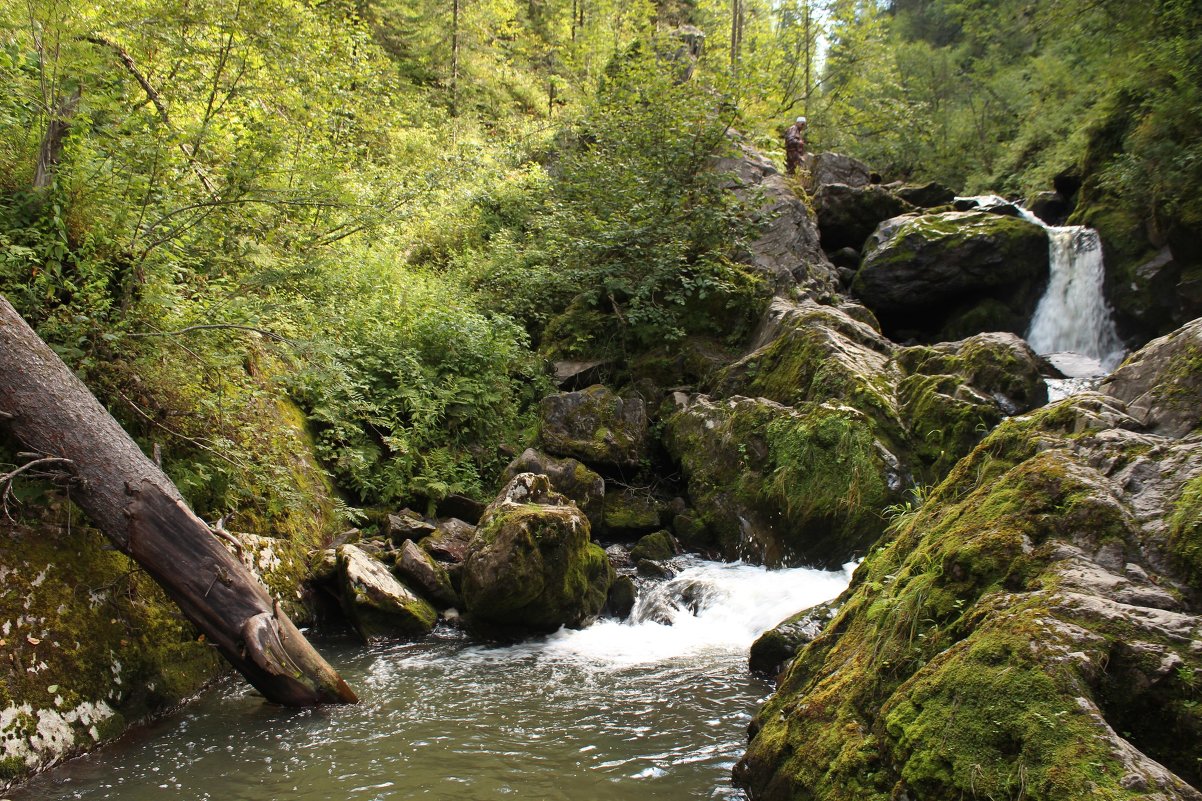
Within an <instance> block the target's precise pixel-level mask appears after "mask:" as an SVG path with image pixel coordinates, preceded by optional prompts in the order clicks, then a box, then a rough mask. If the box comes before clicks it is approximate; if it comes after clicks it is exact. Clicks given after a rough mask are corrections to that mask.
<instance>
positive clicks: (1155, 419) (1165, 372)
mask: <svg viewBox="0 0 1202 801" xmlns="http://www.w3.org/2000/svg"><path fill="white" fill-rule="evenodd" d="M1102 390H1103V391H1104V392H1106V393H1107V394H1108V395H1111V396H1113V397H1116V398H1119V399H1121V400H1123V401H1125V402H1126V403H1127V404H1128V407H1129V409H1130V411H1131V412H1132V414H1134V415H1135V416H1136V417H1138V418H1140V420H1141V421H1143V422H1144V423H1145V424H1146V425H1148V426H1149V427H1150V428H1151V429H1152V430H1154V431H1155V432H1157V433H1159V434H1166V435H1168V436H1174V437H1180V436H1184V435H1186V434H1188V433H1189V432H1191V431H1194V430H1197V429H1198V428H1199V427H1202V318H1199V319H1197V320H1194V321H1193V322H1190V323H1188V324H1186V325H1184V326H1182V327H1181V328H1179V329H1178V330H1176V331H1174V332H1172V333H1171V334H1168V335H1166V336H1164V337H1161V338H1159V339H1156V340H1153V341H1152V342H1149V343H1148V344H1147V345H1146V346H1145V347H1144V348H1143V349H1141V350H1140V351H1139V352H1138V353H1135V354H1132V355H1131V356H1130V357H1129V358H1128V359H1127V360H1126V361H1125V362H1123V364H1122V365H1121V366H1120V367H1119V369H1118V370H1116V371H1115V372H1114V373H1113V374H1112V375H1110V376H1109V377H1108V378H1107V379H1106V381H1105V382H1104V383H1103V386H1102Z"/></svg>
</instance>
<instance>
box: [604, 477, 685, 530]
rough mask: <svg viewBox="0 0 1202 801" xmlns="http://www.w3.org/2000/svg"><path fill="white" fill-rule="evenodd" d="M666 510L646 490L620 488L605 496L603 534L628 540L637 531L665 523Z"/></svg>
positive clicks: (660, 501) (652, 528)
mask: <svg viewBox="0 0 1202 801" xmlns="http://www.w3.org/2000/svg"><path fill="white" fill-rule="evenodd" d="M669 514H670V512H669V510H668V509H667V505H666V504H665V503H664V501H662V500H660V499H659V498H657V497H656V496H655V495H654V494H652V493H651V492H650V491H649V490H646V489H639V488H632V487H622V488H620V489H618V490H617V491H616V492H615V491H610V492H609V493H608V494H606V496H605V514H604V524H603V527H602V529H601V530H602V531H603V532H604V536H605V537H608V538H611V539H616V540H623V541H626V542H629V541H630V540H632V539H633V538H635V537H637V536H639V535H640V534H646V533H647V532H649V531H654V530H655V529H657V528H659V527H660V526H662V525H664V523H666V522H667V518H668V517H669Z"/></svg>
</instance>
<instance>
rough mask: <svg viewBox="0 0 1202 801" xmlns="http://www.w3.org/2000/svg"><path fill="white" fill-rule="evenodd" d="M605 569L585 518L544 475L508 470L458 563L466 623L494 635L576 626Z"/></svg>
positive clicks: (604, 585)
mask: <svg viewBox="0 0 1202 801" xmlns="http://www.w3.org/2000/svg"><path fill="white" fill-rule="evenodd" d="M612 582H613V568H612V567H610V564H609V559H608V558H607V557H606V555H605V551H603V550H601V548H600V546H598V545H596V544H594V543H593V542H591V540H590V529H589V523H588V518H587V517H585V516H584V514H583V513H582V512H581V511H580V510H579V509H578V508H577V507H576V505H575V504H574V503H572V502H571V501H570V500H568V499H567V498H566V497H565V496H563V495H560V494H559V493H556V492H554V491H552V490H551V487H550V482H549V481H548V480H547V477H546V476H540V475H535V474H532V473H523V474H521V475H518V476H516V477H515V478H514V479H513V480H512V481H511V482H510V483H509V485H508V486H507V487H506V489H505V491H504V492H503V493H502V494H501V496H500V497H499V498H498V499H497V500H496V501H494V502H493V503H492V504H490V505H489V507H488V510H487V511H485V513H484V517H483V518H481V520H480V527H479V528H478V530H477V532H476V537H475V538H474V539H473V540H472V543H471V547H470V549H469V551H468V555H467V560H466V562H465V563H464V573H463V586H462V596H463V603H464V608H465V611H466V614H467V622H468V624H469V625H470V626H471V627H472V628H473V629H474V630H476V631H477V632H479V633H481V634H483V635H485V636H490V637H495V638H498V639H513V638H516V637H521V636H525V635H528V634H532V633H547V632H552V631H555V630H556V629H558V628H560V627H561V626H580V625H583V624H584V623H586V622H587V621H589V620H590V619H592V618H594V617H596V616H597V614H599V613H600V611H601V609H602V608H603V607H604V605H605V599H606V595H607V593H608V592H609V586H610V584H611V583H612Z"/></svg>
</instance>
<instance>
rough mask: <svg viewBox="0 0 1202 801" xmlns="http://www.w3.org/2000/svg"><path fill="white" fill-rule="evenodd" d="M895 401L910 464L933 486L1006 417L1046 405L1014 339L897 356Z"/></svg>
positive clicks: (979, 338)
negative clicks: (903, 424) (898, 374)
mask: <svg viewBox="0 0 1202 801" xmlns="http://www.w3.org/2000/svg"><path fill="white" fill-rule="evenodd" d="M894 361H895V363H896V365H897V366H898V368H899V369H900V370H901V371H902V372H903V373H904V377H903V378H902V379H901V380H900V381H899V383H898V385H897V399H898V405H899V408H900V413H901V417H902V419H903V420H904V421H905V427H906V432H907V434H908V437H907V443H908V448H907V454H908V457H909V458H908V464H909V465H910V466H911V469H912V470H913V471H914V473H915V477H916V482H917V483H919V484H926V483H931V482H934V481H938V480H940V479H942V478H943V476H945V475H947V472H948V471H949V470H950V469H951V467H952V466H953V465H954V464H955V463H956V462H957V461H959V460H960V458H961V457H963V456H964V455H966V454H967V453H968V452H969V451H971V450H972V449H973V447H975V446H976V444H977V443H978V442H980V441H981V440H982V439H984V437H985V435H986V434H988V433H989V432H990V431H991V430H992V429H993V427H994V426H995V425H997V424H998V423H999V422H1001V420H1002V419H1003V418H1004V417H1006V416H1007V415H1012V414H1019V413H1022V412H1026V411H1030V410H1031V409H1034V408H1036V407H1039V406H1042V405H1043V404H1044V403H1046V402H1047V398H1048V393H1047V384H1046V383H1045V382H1044V380H1043V377H1042V376H1041V374H1040V362H1039V358H1038V356H1036V355H1035V353H1034V352H1033V351H1032V350H1031V348H1030V346H1028V345H1027V343H1026V342H1025V341H1023V340H1022V339H1021V338H1019V337H1017V336H1015V335H1014V334H1002V333H991V334H978V335H976V336H974V337H970V338H968V339H965V340H961V341H959V342H942V343H939V344H937V345H931V346H927V345H919V346H915V347H910V348H902V349H900V350H898V351H897V353H896V355H895V358H894Z"/></svg>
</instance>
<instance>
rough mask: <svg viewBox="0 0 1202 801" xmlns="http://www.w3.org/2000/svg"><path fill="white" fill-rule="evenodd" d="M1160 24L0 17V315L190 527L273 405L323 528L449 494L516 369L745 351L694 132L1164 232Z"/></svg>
mask: <svg viewBox="0 0 1202 801" xmlns="http://www.w3.org/2000/svg"><path fill="white" fill-rule="evenodd" d="M1198 12H1199V8H1198V5H1197V3H1196V2H1187V1H1186V0H1155V2H1152V3H1147V4H1130V3H1124V2H1118V0H1052V1H1051V2H1032V0H1001V2H989V3H986V2H973V1H971V0H935V1H934V2H912V1H911V0H895V2H892V3H883V2H870V1H868V0H791V2H785V3H777V2H768V1H767V0H731V1H730V2H727V1H726V0H723V1H722V2H718V1H717V0H662V1H661V2H650V0H647V1H646V2H643V1H637V0H636V2H618V1H617V0H528V2H521V3H519V2H512V1H511V0H470V2H469V0H358V2H351V0H330V1H329V2H304V1H303V0H208V1H207V2H203V3H179V2H168V1H167V0H132V1H130V2H120V3H117V2H93V3H68V2H65V1H64V0H24V1H23V2H16V0H3V2H0V79H2V80H3V82H4V84H5V86H6V87H7V91H6V92H5V93H4V94H3V96H0V292H3V293H4V294H5V295H6V296H7V297H8V298H9V299H10V300H11V301H12V302H13V303H14V305H15V306H16V307H17V309H18V310H19V311H20V312H21V313H22V314H23V315H24V316H25V317H26V318H27V319H28V320H30V322H31V323H32V324H33V325H35V326H36V328H37V330H38V332H39V333H40V334H41V336H42V337H43V338H45V339H46V340H47V341H48V342H49V343H50V344H51V345H52V346H53V347H54V348H55V349H56V351H57V352H58V353H59V354H60V355H62V356H63V357H64V358H65V359H66V360H67V361H68V363H69V364H71V366H72V367H73V368H74V369H76V370H77V372H78V373H79V374H80V375H82V376H83V377H84V378H85V379H86V380H87V381H88V383H89V385H90V386H91V387H92V388H93V389H94V390H95V391H96V392H97V394H98V395H99V396H100V397H101V398H102V400H103V401H104V402H105V403H106V405H107V406H108V407H109V408H110V409H112V410H113V412H114V414H116V415H117V416H118V418H119V419H120V420H121V421H122V423H123V424H125V425H126V427H127V428H128V429H129V430H130V431H131V432H133V433H134V434H135V436H136V437H138V439H139V441H140V442H141V443H142V444H143V445H144V447H145V448H146V449H148V450H149V449H150V448H152V447H155V446H158V447H160V448H161V450H162V458H163V462H164V466H165V467H166V469H167V470H168V472H169V473H170V474H171V475H172V477H173V479H174V480H175V481H176V482H177V483H178V484H179V486H180V487H181V489H182V490H183V492H184V493H185V495H187V496H188V498H189V500H190V501H191V502H192V503H193V504H194V505H195V506H196V507H197V508H198V510H199V511H201V513H202V514H206V515H213V516H218V515H220V514H223V513H226V512H230V511H234V510H241V511H242V512H243V513H244V514H245V513H247V510H250V511H251V512H253V513H254V515H256V516H258V517H260V518H262V519H263V520H264V521H266V522H267V523H269V524H270V522H271V521H272V520H273V519H275V518H276V517H277V516H280V515H284V514H285V510H286V509H288V508H289V507H290V505H294V504H295V502H296V500H297V497H298V496H297V494H298V492H301V490H298V489H297V487H296V480H295V471H294V470H293V469H292V468H291V467H290V464H291V462H290V460H291V459H292V458H293V456H294V455H295V451H296V449H297V447H298V446H297V445H296V443H295V442H292V441H291V440H290V435H287V434H286V433H284V429H283V428H281V427H279V426H276V425H275V424H273V423H271V422H267V421H272V420H277V419H278V420H283V419H291V420H295V419H297V417H298V416H303V420H304V421H305V422H306V425H307V427H308V429H309V431H310V432H311V434H312V436H313V438H314V444H315V445H316V449H317V453H318V454H319V456H320V457H321V459H322V460H323V464H324V466H325V467H326V469H328V470H329V471H330V472H331V473H332V475H333V476H334V478H335V480H336V483H337V486H338V488H339V490H340V491H341V495H340V497H341V498H342V500H341V501H339V505H340V506H341V508H342V509H343V513H344V514H347V515H351V516H352V517H353V516H354V514H355V512H354V509H353V507H357V506H374V505H380V504H395V503H401V502H421V501H430V502H433V501H436V500H438V499H440V498H443V497H445V496H447V495H450V494H454V493H464V494H468V495H475V496H483V495H485V494H486V493H487V492H489V491H490V490H491V489H492V484H493V482H494V481H495V478H496V476H497V474H498V472H499V470H500V468H501V467H502V466H503V465H504V463H505V462H506V461H508V459H509V458H510V457H511V456H512V454H513V453H515V452H516V451H519V450H520V449H521V448H522V447H524V445H525V443H526V442H527V441H528V439H529V435H528V430H529V426H530V423H531V414H532V409H533V406H534V404H535V403H536V402H537V400H538V398H539V397H541V395H542V394H544V393H545V392H546V391H547V389H548V388H549V386H550V385H549V383H548V379H547V377H546V368H545V364H544V359H545V358H546V357H548V356H550V357H564V356H571V357H588V356H613V355H617V354H626V355H629V354H630V353H632V352H638V351H640V350H646V349H648V348H651V347H653V346H654V345H655V344H657V343H661V342H665V341H669V342H670V341H676V340H679V339H680V338H682V337H684V336H689V335H706V336H715V337H717V338H718V339H722V338H725V339H727V340H732V341H733V340H737V339H738V338H739V337H740V336H742V335H744V334H745V333H746V332H747V331H748V330H749V327H750V325H751V324H752V322H753V321H754V319H755V314H754V310H755V309H756V308H757V306H756V304H757V303H759V302H760V300H761V299H762V297H763V294H762V287H759V286H758V285H757V282H756V279H755V278H753V277H752V276H751V275H750V274H749V273H748V272H747V271H746V270H744V269H743V268H742V267H741V266H740V265H739V264H738V255H739V252H740V248H741V247H742V244H743V242H744V241H745V239H746V237H748V236H749V235H751V234H752V233H753V232H754V224H755V222H754V220H753V219H752V218H751V216H750V215H749V214H748V212H747V210H746V209H744V208H741V207H740V206H739V204H738V203H736V202H735V201H733V200H732V199H731V198H730V196H729V195H728V194H727V193H724V192H722V191H721V188H720V187H721V180H722V178H721V176H719V175H716V174H715V173H714V172H713V171H712V170H710V169H709V164H710V161H711V156H712V155H713V154H714V153H715V152H718V151H719V150H721V149H722V148H724V147H727V146H728V144H727V143H728V142H729V138H728V136H727V133H728V131H729V130H730V129H737V130H739V131H741V132H742V133H743V134H744V135H745V136H746V137H747V138H748V139H749V140H750V141H751V142H752V143H753V144H755V145H757V146H759V147H761V148H762V149H764V150H765V151H766V152H769V153H771V154H773V155H774V156H775V157H777V158H779V157H780V156H781V155H782V154H781V151H780V142H779V136H780V132H781V131H782V130H783V128H784V127H785V125H787V124H788V122H790V121H791V120H792V118H793V117H794V116H796V115H799V114H806V115H808V116H809V118H810V120H811V127H810V137H811V142H810V145H811V149H812V150H826V149H833V150H838V151H841V152H846V153H848V154H851V155H854V156H857V157H860V158H862V159H865V160H867V161H868V162H870V163H871V164H872V165H873V167H874V168H875V169H877V170H879V171H880V172H881V173H882V174H883V175H885V176H886V178H888V179H893V178H904V179H911V180H931V179H934V180H939V181H942V182H944V183H946V184H948V185H949V186H952V187H954V188H956V189H958V190H965V191H973V190H978V189H985V188H989V189H994V190H998V191H1005V192H1011V193H1016V194H1026V195H1029V194H1032V193H1034V192H1036V191H1038V190H1040V189H1043V188H1050V186H1051V185H1052V183H1053V181H1054V180H1056V179H1058V178H1064V177H1065V176H1067V177H1068V178H1070V179H1071V180H1072V181H1075V182H1076V184H1077V185H1081V184H1084V186H1085V188H1086V193H1087V195H1088V198H1087V200H1089V202H1087V203H1084V204H1082V205H1081V206H1080V207H1079V208H1080V209H1082V210H1083V211H1082V213H1088V210H1089V208H1091V206H1090V203H1092V204H1093V205H1092V208H1093V209H1094V211H1095V213H1097V214H1099V215H1100V214H1102V212H1100V211H1097V210H1098V209H1099V208H1102V207H1105V212H1106V213H1107V214H1110V215H1111V216H1112V217H1113V216H1114V215H1118V216H1119V217H1121V219H1122V220H1125V221H1126V222H1125V223H1124V224H1125V225H1126V228H1125V229H1124V230H1136V231H1137V233H1138V231H1139V230H1142V229H1140V228H1139V227H1140V226H1145V227H1150V228H1152V229H1155V230H1156V231H1159V232H1160V235H1161V236H1163V237H1168V238H1171V237H1173V236H1179V235H1180V232H1182V231H1189V230H1195V229H1196V227H1197V226H1198V225H1199V224H1200V223H1202V206H1200V205H1199V203H1198V201H1197V200H1195V198H1194V194H1193V193H1192V188H1193V187H1195V186H1196V185H1198V183H1199V178H1202V175H1200V172H1202V166H1200V165H1202V152H1200V151H1199V148H1202V144H1199V139H1198V137H1197V135H1196V134H1197V131H1199V130H1202V97H1200V95H1199V92H1202V90H1200V89H1199V87H1200V86H1202V80H1200V77H1202V35H1199V34H1200V33H1202V31H1199V25H1200V24H1202V23H1199V21H1198V20H1199V13H1198ZM699 38H703V39H704V46H703V47H702V48H701V52H700V57H699V58H698V59H696V60H695V63H694V60H693V59H692V58H691V57H690V56H689V55H687V50H688V46H687V45H686V42H687V41H693V42H695V41H698V40H699ZM1106 204H1110V205H1109V206H1107V205H1106ZM1141 235H1142V234H1141ZM1133 236H1134V234H1133ZM1132 247H1133V248H1136V249H1138V247H1137V246H1136V245H1132ZM739 309H743V310H747V309H751V310H753V311H752V312H746V311H744V312H742V313H740V312H738V311H737V310H739ZM732 310H736V311H734V312H732ZM0 456H5V454H0ZM6 460H7V459H6Z"/></svg>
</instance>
